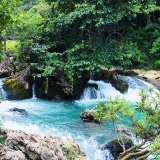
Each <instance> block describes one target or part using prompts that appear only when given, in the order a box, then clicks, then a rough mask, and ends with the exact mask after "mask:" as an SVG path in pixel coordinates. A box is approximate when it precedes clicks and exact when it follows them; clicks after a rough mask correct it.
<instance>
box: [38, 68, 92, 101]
mask: <svg viewBox="0 0 160 160" xmlns="http://www.w3.org/2000/svg"><path fill="white" fill-rule="evenodd" d="M89 78H90V75H89V73H88V72H86V73H83V74H82V78H78V77H75V78H74V83H72V82H71V80H69V79H68V78H67V76H66V75H65V73H64V71H63V70H57V71H54V72H53V73H52V74H51V75H50V76H49V77H36V78H35V93H36V97H37V98H41V99H50V100H73V99H79V98H80V96H81V94H82V92H83V89H84V88H85V86H86V84H87V82H88V80H89Z"/></svg>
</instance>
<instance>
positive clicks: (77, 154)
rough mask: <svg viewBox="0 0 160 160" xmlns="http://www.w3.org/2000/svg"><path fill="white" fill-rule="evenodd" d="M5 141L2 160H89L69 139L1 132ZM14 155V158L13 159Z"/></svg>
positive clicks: (12, 131)
mask: <svg viewBox="0 0 160 160" xmlns="http://www.w3.org/2000/svg"><path fill="white" fill-rule="evenodd" d="M0 134H2V136H3V137H4V139H5V143H4V145H1V146H0V148H1V152H0V159H1V160H6V157H9V158H10V159H11V160H20V159H26V160H44V159H48V160H68V159H76V160H89V158H88V157H87V156H86V155H85V154H84V153H83V152H82V151H81V150H80V148H79V146H78V145H77V144H76V143H75V142H74V141H73V140H72V139H71V138H67V137H55V136H51V135H47V136H45V137H42V136H41V135H39V134H26V133H25V132H23V131H17V130H2V129H1V130H0ZM11 155H12V157H11Z"/></svg>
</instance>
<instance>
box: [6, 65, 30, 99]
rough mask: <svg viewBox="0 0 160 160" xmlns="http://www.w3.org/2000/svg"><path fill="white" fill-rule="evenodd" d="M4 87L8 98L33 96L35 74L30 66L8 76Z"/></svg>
mask: <svg viewBox="0 0 160 160" xmlns="http://www.w3.org/2000/svg"><path fill="white" fill-rule="evenodd" d="M3 82H4V85H3V89H4V90H5V91H6V92H7V99H14V100H19V99H27V98H31V97H32V87H31V85H32V83H33V76H32V75H31V72H30V66H28V67H27V68H26V69H24V70H23V71H21V72H19V73H17V74H15V75H13V76H11V77H8V78H6V79H5V80H4V81H3Z"/></svg>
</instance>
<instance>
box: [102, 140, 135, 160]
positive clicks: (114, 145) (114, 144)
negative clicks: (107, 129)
mask: <svg viewBox="0 0 160 160" xmlns="http://www.w3.org/2000/svg"><path fill="white" fill-rule="evenodd" d="M123 141H124V143H125V149H129V148H131V147H132V146H133V145H134V144H133V142H132V140H131V139H123ZM106 149H108V150H109V151H110V153H111V154H112V156H113V157H114V158H115V159H117V158H118V156H119V154H120V153H122V152H123V148H122V146H121V145H120V144H119V142H118V139H115V140H113V141H111V142H109V143H108V144H106V145H104V146H103V147H102V148H101V150H106Z"/></svg>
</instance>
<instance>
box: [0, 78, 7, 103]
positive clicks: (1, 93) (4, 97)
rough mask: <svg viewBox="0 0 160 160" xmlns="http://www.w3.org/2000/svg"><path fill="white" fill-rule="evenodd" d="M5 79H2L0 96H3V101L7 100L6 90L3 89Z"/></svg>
mask: <svg viewBox="0 0 160 160" xmlns="http://www.w3.org/2000/svg"><path fill="white" fill-rule="evenodd" d="M4 79H5V78H1V79H0V96H2V100H6V97H7V93H6V92H5V91H4V89H3V84H4V83H3V80H4Z"/></svg>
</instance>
